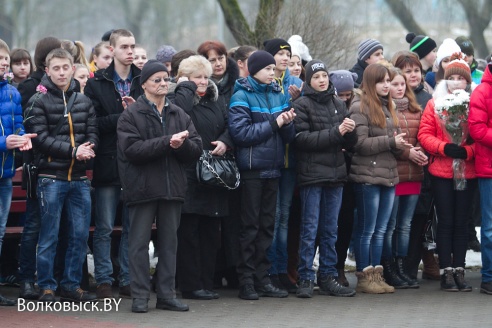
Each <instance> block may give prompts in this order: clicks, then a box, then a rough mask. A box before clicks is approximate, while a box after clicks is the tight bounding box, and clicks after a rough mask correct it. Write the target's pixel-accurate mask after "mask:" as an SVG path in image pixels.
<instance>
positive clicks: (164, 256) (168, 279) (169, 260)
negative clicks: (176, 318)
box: [128, 200, 182, 299]
mask: <svg viewBox="0 0 492 328" xmlns="http://www.w3.org/2000/svg"><path fill="white" fill-rule="evenodd" d="M181 206H182V204H181V203H180V202H177V201H166V200H160V201H152V202H148V203H144V204H139V205H133V206H130V207H129V208H128V210H129V217H130V232H129V235H128V237H129V238H128V255H129V260H130V263H129V264H130V280H131V282H130V287H131V292H132V297H133V298H147V299H148V298H150V274H149V242H150V234H151V232H152V224H153V223H154V218H155V219H156V226H157V238H158V239H159V261H158V263H157V271H158V275H157V282H156V288H157V297H158V298H165V299H170V298H175V297H176V293H175V290H174V280H175V276H176V252H177V248H178V236H177V232H178V227H179V220H180V217H181Z"/></svg>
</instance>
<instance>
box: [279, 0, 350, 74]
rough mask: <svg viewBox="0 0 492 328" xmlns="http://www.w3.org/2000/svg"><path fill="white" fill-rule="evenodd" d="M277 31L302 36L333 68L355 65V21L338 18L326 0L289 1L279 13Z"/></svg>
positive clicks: (286, 35) (313, 52) (309, 46)
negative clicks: (352, 23)
mask: <svg viewBox="0 0 492 328" xmlns="http://www.w3.org/2000/svg"><path fill="white" fill-rule="evenodd" d="M278 20H279V23H278V25H277V33H276V34H277V35H279V36H282V37H284V38H285V39H286V40H287V39H288V38H289V37H290V36H291V35H293V34H298V35H300V36H302V38H303V42H304V43H305V44H306V45H307V46H308V48H309V52H310V54H311V56H312V57H313V58H315V59H320V60H323V61H324V62H325V63H326V64H327V65H328V66H329V67H330V68H332V69H342V68H349V67H352V65H353V64H354V63H353V62H352V61H353V53H354V51H355V49H356V43H355V33H354V31H353V27H352V25H351V24H349V23H347V22H345V21H339V20H337V15H336V14H335V13H334V10H333V8H332V6H331V5H330V4H327V3H326V2H325V1H322V0H307V1H304V2H303V3H302V11H300V10H299V4H298V3H297V2H296V1H292V2H291V3H290V4H286V5H285V6H284V8H283V10H282V13H281V15H280V16H279V19H278Z"/></svg>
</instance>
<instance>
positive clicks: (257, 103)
mask: <svg viewBox="0 0 492 328" xmlns="http://www.w3.org/2000/svg"><path fill="white" fill-rule="evenodd" d="M274 68H275V59H274V58H273V56H272V55H271V54H269V53H268V52H266V51H261V50H260V51H256V52H254V53H253V54H252V55H251V56H250V57H249V59H248V69H249V72H250V76H249V77H247V78H241V79H238V80H237V81H236V85H235V88H234V95H233V96H232V98H231V102H230V111H229V133H230V135H231V137H232V139H233V141H234V144H235V147H236V161H237V165H238V167H239V170H240V172H241V179H242V194H241V208H242V215H241V232H240V239H239V242H240V263H239V265H238V267H237V271H238V275H239V284H240V292H239V297H240V298H242V299H247V300H255V299H258V297H259V296H269V297H286V296H287V295H288V293H287V291H285V290H281V289H278V288H277V287H274V286H273V285H272V283H271V281H270V278H269V277H268V272H267V270H268V268H269V267H270V262H269V261H268V258H267V250H268V248H269V247H270V244H271V242H272V238H273V230H274V224H275V208H276V202H277V191H278V178H279V177H280V169H281V168H282V167H283V165H284V151H285V150H284V144H286V143H289V142H291V141H292V140H293V139H294V136H295V130H294V126H293V124H292V120H293V119H294V117H295V113H294V110H293V109H290V110H289V101H288V97H286V96H285V95H284V94H283V93H282V91H281V88H280V87H279V86H278V84H277V83H276V82H274V75H275V74H274ZM255 284H256V286H255Z"/></svg>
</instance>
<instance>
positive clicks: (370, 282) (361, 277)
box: [355, 266, 385, 294]
mask: <svg viewBox="0 0 492 328" xmlns="http://www.w3.org/2000/svg"><path fill="white" fill-rule="evenodd" d="M355 275H356V276H357V287H356V288H355V290H356V291H357V292H358V293H367V294H384V293H385V291H384V288H383V287H381V286H380V285H379V284H377V283H376V282H375V281H374V267H373V266H368V267H365V268H364V270H362V272H356V273H355Z"/></svg>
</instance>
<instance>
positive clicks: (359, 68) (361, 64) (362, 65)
mask: <svg viewBox="0 0 492 328" xmlns="http://www.w3.org/2000/svg"><path fill="white" fill-rule="evenodd" d="M367 66H369V65H367V63H366V62H365V61H362V60H360V59H357V63H356V64H355V65H354V67H352V68H351V69H350V71H351V72H352V73H357V81H355V83H354V87H356V88H359V87H360V85H361V83H362V77H363V75H364V71H365V69H366V67H367Z"/></svg>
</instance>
